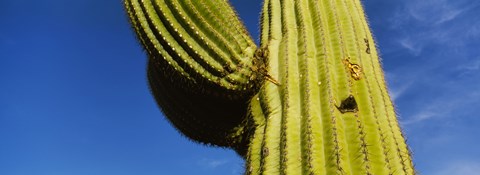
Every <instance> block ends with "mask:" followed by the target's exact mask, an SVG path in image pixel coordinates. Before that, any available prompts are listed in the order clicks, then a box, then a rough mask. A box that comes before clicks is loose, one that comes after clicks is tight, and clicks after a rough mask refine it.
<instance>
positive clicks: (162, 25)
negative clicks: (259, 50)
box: [125, 0, 256, 91]
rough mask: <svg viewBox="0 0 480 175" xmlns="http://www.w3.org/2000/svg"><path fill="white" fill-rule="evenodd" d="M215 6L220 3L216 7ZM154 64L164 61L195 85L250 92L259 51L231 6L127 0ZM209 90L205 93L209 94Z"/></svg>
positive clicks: (131, 15)
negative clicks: (254, 65) (254, 60)
mask: <svg viewBox="0 0 480 175" xmlns="http://www.w3.org/2000/svg"><path fill="white" fill-rule="evenodd" d="M213 3H216V4H213ZM125 6H126V7H127V11H128V12H129V15H130V18H131V21H133V22H132V23H134V26H135V29H136V31H137V33H139V35H141V34H140V33H144V34H143V35H145V36H140V37H141V38H142V40H144V41H142V43H143V45H150V47H153V48H150V47H146V49H147V50H148V52H149V53H150V54H151V57H152V58H153V59H164V60H165V61H166V62H167V63H168V64H169V66H170V67H172V68H173V69H178V70H179V71H181V72H182V75H185V77H179V78H182V79H183V78H187V79H190V80H189V81H192V84H201V85H210V84H213V85H215V86H220V87H221V88H224V89H227V90H233V91H245V89H251V87H250V86H252V83H251V82H250V81H252V79H254V77H252V76H254V73H253V72H252V70H251V69H250V67H251V66H252V64H253V63H252V62H253V61H252V60H253V54H254V52H255V49H256V46H255V44H254V43H253V40H252V39H251V37H250V36H249V35H248V33H246V32H245V29H244V27H243V25H242V24H241V22H240V21H239V20H238V18H236V15H235V12H234V11H233V9H232V8H231V7H230V6H229V4H228V3H227V2H226V1H188V0H187V1H175V0H156V1H152V0H144V1H139V0H126V1H125ZM204 90H205V89H204Z"/></svg>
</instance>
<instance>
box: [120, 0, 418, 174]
mask: <svg viewBox="0 0 480 175" xmlns="http://www.w3.org/2000/svg"><path fill="white" fill-rule="evenodd" d="M125 7H126V10H127V13H128V15H129V17H130V21H131V24H132V26H133V28H134V30H135V32H136V34H137V36H138V40H139V41H140V42H141V44H142V45H143V47H144V48H145V50H146V52H147V54H148V57H149V59H148V60H149V61H148V74H147V75H148V80H149V85H150V87H151V91H152V93H153V96H154V97H155V99H156V101H157V103H158V104H159V106H160V108H161V109H162V111H163V113H164V114H165V116H166V117H167V118H168V119H169V120H170V121H171V123H172V124H173V125H174V126H175V127H176V128H177V129H178V130H179V131H180V132H182V133H183V134H184V135H185V136H187V137H189V138H190V139H193V140H195V141H197V142H201V143H205V144H210V145H217V146H223V147H230V148H232V149H234V150H236V151H237V152H238V153H239V154H240V155H241V156H243V157H244V158H245V161H246V165H245V167H246V169H245V174H252V175H255V174H268V175H270V174H287V175H296V174H309V175H310V174H311V175H329V174H378V175H383V174H385V175H387V174H388V175H394V174H402V175H403V174H415V170H414V167H413V163H412V158H411V156H410V152H409V150H408V147H407V144H406V143H405V138H404V136H403V134H402V132H401V129H400V126H399V124H398V121H397V118H396V114H395V110H394V107H393V104H392V102H391V99H390V97H389V95H388V91H387V87H386V83H385V79H384V75H383V71H382V68H381V64H380V62H379V58H378V53H377V49H376V48H375V47H374V46H375V43H374V40H373V37H372V34H371V31H370V29H369V26H368V23H367V21H366V17H365V12H364V11H363V7H362V4H361V2H360V0H265V1H264V4H263V9H262V14H261V20H260V21H261V24H260V25H261V44H260V46H258V47H257V46H256V45H255V44H254V42H253V40H252V39H251V37H250V36H249V34H248V33H247V31H246V29H245V27H244V26H243V24H242V22H241V21H240V20H239V18H238V16H237V14H236V12H235V11H234V10H233V8H232V7H231V5H230V4H229V3H228V1H226V0H125Z"/></svg>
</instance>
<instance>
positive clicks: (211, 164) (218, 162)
mask: <svg viewBox="0 0 480 175" xmlns="http://www.w3.org/2000/svg"><path fill="white" fill-rule="evenodd" d="M228 162H229V161H228V160H226V159H209V158H204V159H201V160H200V161H199V162H198V164H199V165H200V166H202V167H204V168H208V169H215V168H218V167H220V166H223V165H225V164H227V163H228Z"/></svg>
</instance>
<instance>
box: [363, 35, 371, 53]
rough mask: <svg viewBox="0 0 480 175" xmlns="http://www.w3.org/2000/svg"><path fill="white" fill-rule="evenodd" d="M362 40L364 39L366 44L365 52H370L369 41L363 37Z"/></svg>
mask: <svg viewBox="0 0 480 175" xmlns="http://www.w3.org/2000/svg"><path fill="white" fill-rule="evenodd" d="M363 41H365V46H367V48H366V49H365V52H366V53H367V54H370V43H369V42H368V39H367V38H363Z"/></svg>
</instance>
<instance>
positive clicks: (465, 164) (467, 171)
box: [434, 161, 480, 175]
mask: <svg viewBox="0 0 480 175" xmlns="http://www.w3.org/2000/svg"><path fill="white" fill-rule="evenodd" d="M439 167H440V170H439V171H438V172H436V173H434V175H474V174H479V173H480V162H476V161H457V162H454V163H449V164H448V165H447V166H439Z"/></svg>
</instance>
